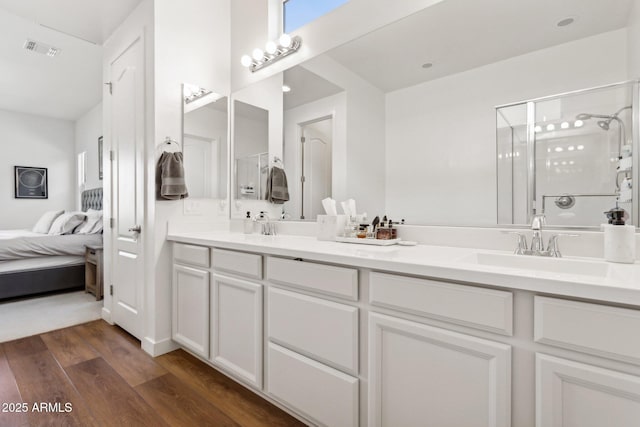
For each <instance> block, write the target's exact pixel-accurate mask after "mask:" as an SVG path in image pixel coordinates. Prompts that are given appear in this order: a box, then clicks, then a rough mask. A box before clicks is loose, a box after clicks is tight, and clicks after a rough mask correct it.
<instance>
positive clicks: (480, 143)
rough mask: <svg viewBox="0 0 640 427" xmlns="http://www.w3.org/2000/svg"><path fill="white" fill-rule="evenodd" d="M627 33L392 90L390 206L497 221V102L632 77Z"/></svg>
mask: <svg viewBox="0 0 640 427" xmlns="http://www.w3.org/2000/svg"><path fill="white" fill-rule="evenodd" d="M626 37H627V30H626V29H622V30H617V31H613V32H609V33H604V34H601V35H597V36H593V37H589V38H586V39H582V40H578V41H574V42H570V43H566V44H563V45H559V46H555V47H552V48H548V49H544V50H540V51H536V52H532V53H529V54H526V55H522V56H518V57H515V58H510V59H507V60H504V61H500V62H497V63H494V64H490V65H487V66H483V67H480V68H476V69H473V70H470V71H466V72H463V73H459V74H455V75H452V76H448V77H444V78H441V79H437V80H433V81H430V82H426V83H423V84H420V85H416V86H413V87H409V88H405V89H401V90H398V91H395V92H391V93H389V94H387V99H386V118H387V122H386V123H387V126H386V160H387V161H386V209H387V213H388V214H389V215H390V216H391V217H392V218H393V219H394V220H395V219H401V218H405V219H406V220H407V222H408V223H412V224H453V225H490V224H495V223H496V161H495V156H496V148H495V147H496V139H495V123H496V119H495V106H497V105H501V104H506V103H510V102H516V101H522V100H525V99H530V98H536V97H541V96H546V95H552V94H556V93H562V92H566V91H571V90H578V89H583V88H588V87H593V86H598V85H603V84H608V83H613V82H618V81H623V80H626V78H627V61H626V55H627V39H626Z"/></svg>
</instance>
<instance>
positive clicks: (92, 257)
mask: <svg viewBox="0 0 640 427" xmlns="http://www.w3.org/2000/svg"><path fill="white" fill-rule="evenodd" d="M96 252H97V251H96V250H95V249H89V248H87V252H86V257H87V261H91V262H94V263H95V262H96V261H97V260H98V256H97V253H96Z"/></svg>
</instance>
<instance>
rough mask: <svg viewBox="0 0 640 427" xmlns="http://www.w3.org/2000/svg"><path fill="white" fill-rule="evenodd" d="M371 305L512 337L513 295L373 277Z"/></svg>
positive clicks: (395, 277)
mask: <svg viewBox="0 0 640 427" xmlns="http://www.w3.org/2000/svg"><path fill="white" fill-rule="evenodd" d="M369 302H371V304H373V305H377V306H381V307H388V308H393V309H397V310H400V311H406V312H408V313H412V314H418V315H422V316H426V317H433V318H436V319H441V320H445V321H448V322H451V323H456V324H460V325H464V326H469V327H472V328H476V329H483V330H486V331H491V332H494V333H498V334H501V335H508V336H511V335H513V295H512V294H511V292H505V291H497V290H493V289H484V288H479V287H475V286H466V285H456V284H453V283H445V282H438V281H435V280H426V279H416V278H412V277H404V276H397V275H394V274H384V273H371V276H370V290H369Z"/></svg>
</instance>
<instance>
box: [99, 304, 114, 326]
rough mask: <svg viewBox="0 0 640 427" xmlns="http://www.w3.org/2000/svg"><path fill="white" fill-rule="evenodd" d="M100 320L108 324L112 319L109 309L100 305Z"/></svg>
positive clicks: (111, 323)
mask: <svg viewBox="0 0 640 427" xmlns="http://www.w3.org/2000/svg"><path fill="white" fill-rule="evenodd" d="M102 320H104V321H105V322H107V323H108V324H110V325H113V324H114V323H113V320H111V310H109V309H108V308H107V307H102Z"/></svg>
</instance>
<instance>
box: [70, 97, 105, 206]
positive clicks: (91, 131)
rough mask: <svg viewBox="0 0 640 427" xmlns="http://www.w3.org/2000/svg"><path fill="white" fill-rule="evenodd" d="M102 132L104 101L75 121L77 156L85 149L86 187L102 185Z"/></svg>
mask: <svg viewBox="0 0 640 427" xmlns="http://www.w3.org/2000/svg"><path fill="white" fill-rule="evenodd" d="M101 136H103V133H102V102H100V103H98V104H97V105H96V106H95V107H93V108H92V109H91V110H89V111H87V112H86V113H85V114H84V115H83V116H82V117H80V118H79V119H78V120H76V122H75V150H76V157H77V155H78V154H80V153H82V152H83V151H85V152H86V153H87V154H86V156H87V157H86V163H85V172H86V177H87V178H86V179H87V180H86V184H85V186H84V189H85V190H87V189H90V188H99V187H102V181H103V180H102V179H100V178H99V173H98V172H99V167H98V138H99V137H101ZM80 193H81V191H77V192H76V206H77V207H78V209H79V208H80Z"/></svg>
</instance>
